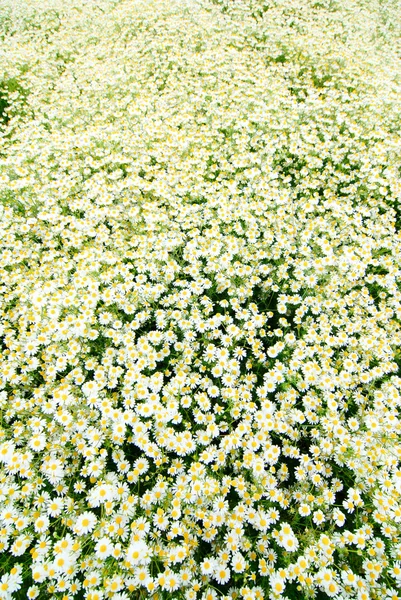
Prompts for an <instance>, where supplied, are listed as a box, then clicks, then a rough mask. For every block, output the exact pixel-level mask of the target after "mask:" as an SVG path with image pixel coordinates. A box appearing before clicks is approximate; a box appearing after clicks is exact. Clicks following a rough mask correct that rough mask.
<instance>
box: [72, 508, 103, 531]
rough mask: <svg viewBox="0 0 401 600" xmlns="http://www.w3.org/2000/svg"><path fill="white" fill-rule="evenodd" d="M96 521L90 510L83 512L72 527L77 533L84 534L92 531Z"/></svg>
mask: <svg viewBox="0 0 401 600" xmlns="http://www.w3.org/2000/svg"><path fill="white" fill-rule="evenodd" d="M96 523H97V517H96V515H94V514H93V513H92V512H84V513H82V514H81V515H80V516H79V517H78V519H77V521H76V523H75V525H74V527H73V529H74V532H75V533H77V534H78V535H86V534H87V533H90V532H91V531H93V529H94V528H95V526H96Z"/></svg>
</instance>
